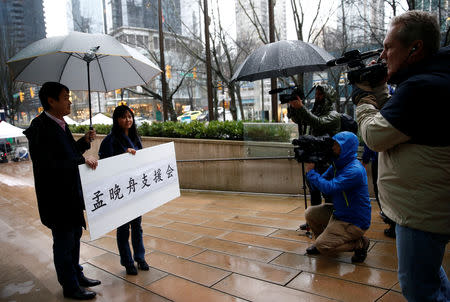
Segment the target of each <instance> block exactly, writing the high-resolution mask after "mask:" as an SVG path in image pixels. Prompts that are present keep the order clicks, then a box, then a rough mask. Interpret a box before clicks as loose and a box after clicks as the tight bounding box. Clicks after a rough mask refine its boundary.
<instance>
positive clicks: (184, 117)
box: [177, 111, 202, 121]
mask: <svg viewBox="0 0 450 302" xmlns="http://www.w3.org/2000/svg"><path fill="white" fill-rule="evenodd" d="M200 114H202V112H201V111H188V112H185V113H183V114H182V115H180V116H179V117H177V120H178V121H183V120H189V119H190V120H191V121H195V120H196V119H197V117H198V116H199V115H200Z"/></svg>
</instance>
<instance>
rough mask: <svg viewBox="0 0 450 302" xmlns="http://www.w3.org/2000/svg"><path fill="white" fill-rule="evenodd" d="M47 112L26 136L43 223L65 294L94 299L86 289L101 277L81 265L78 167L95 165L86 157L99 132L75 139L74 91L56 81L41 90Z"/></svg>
mask: <svg viewBox="0 0 450 302" xmlns="http://www.w3.org/2000/svg"><path fill="white" fill-rule="evenodd" d="M39 99H40V101H41V103H42V107H43V108H44V112H43V113H41V114H40V115H39V116H38V117H36V118H35V119H33V121H32V122H31V125H30V127H29V128H28V129H26V130H25V131H24V134H25V135H26V137H27V138H28V142H29V147H30V155H31V160H32V162H33V173H34V184H35V190H36V197H37V201H38V208H39V215H40V217H41V221H42V223H43V224H44V225H45V226H47V227H48V228H50V229H51V231H52V235H53V261H54V263H55V269H56V274H57V277H58V281H59V283H60V284H61V286H62V287H63V293H64V296H65V297H68V298H73V299H77V300H88V299H93V298H94V297H95V295H96V293H95V292H93V291H90V290H86V289H85V287H91V286H95V285H99V284H100V281H98V280H92V279H89V278H86V277H85V276H84V274H83V268H82V267H81V266H80V265H79V258H80V238H81V234H82V227H84V228H86V222H85V220H84V216H83V210H84V200H83V194H82V188H81V181H80V174H79V171H78V165H80V164H84V163H86V164H87V165H88V166H89V167H90V168H92V169H95V168H96V167H97V165H98V162H97V159H96V158H94V157H86V158H85V157H83V156H82V153H84V151H86V150H87V149H89V148H90V142H91V141H92V140H93V139H94V138H95V131H94V130H90V131H89V132H87V133H86V134H85V135H84V136H83V137H82V138H81V139H79V140H78V141H75V140H74V138H73V136H72V133H71V132H70V130H69V127H68V126H67V124H66V123H65V122H64V116H65V115H67V114H69V113H70V105H71V104H72V103H71V102H70V97H69V89H68V88H67V87H66V86H64V85H62V84H60V83H56V82H47V83H45V84H44V85H43V86H42V88H41V90H40V91H39Z"/></svg>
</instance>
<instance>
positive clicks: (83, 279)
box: [78, 276, 102, 287]
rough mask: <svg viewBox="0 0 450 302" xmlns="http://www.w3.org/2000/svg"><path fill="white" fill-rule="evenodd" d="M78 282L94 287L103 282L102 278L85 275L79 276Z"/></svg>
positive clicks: (81, 284)
mask: <svg viewBox="0 0 450 302" xmlns="http://www.w3.org/2000/svg"><path fill="white" fill-rule="evenodd" d="M78 283H79V284H80V286H83V287H92V286H96V285H99V284H101V283H102V282H100V280H94V279H89V278H86V277H85V276H82V277H78Z"/></svg>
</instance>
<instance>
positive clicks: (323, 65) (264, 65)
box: [231, 40, 334, 81]
mask: <svg viewBox="0 0 450 302" xmlns="http://www.w3.org/2000/svg"><path fill="white" fill-rule="evenodd" d="M333 59H334V57H333V56H332V55H330V54H329V53H328V52H326V51H325V50H324V49H322V48H320V47H318V46H316V45H314V44H311V43H307V42H303V41H298V40H283V41H278V42H274V43H270V44H266V45H263V46H261V47H259V48H258V49H256V50H255V51H254V52H253V53H251V54H250V55H249V56H248V57H247V59H245V61H244V62H243V63H242V64H241V65H240V66H239V68H238V69H237V71H236V72H235V73H234V75H233V78H232V79H231V80H232V81H255V80H261V79H266V78H275V77H287V76H291V75H295V74H299V73H302V72H312V71H321V70H325V69H327V68H329V67H328V66H327V62H328V61H330V60H333Z"/></svg>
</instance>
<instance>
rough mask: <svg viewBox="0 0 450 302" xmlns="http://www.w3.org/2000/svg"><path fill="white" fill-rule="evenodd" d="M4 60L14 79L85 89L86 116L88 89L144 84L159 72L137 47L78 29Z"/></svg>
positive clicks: (42, 41) (42, 40)
mask: <svg viewBox="0 0 450 302" xmlns="http://www.w3.org/2000/svg"><path fill="white" fill-rule="evenodd" d="M7 63H8V65H9V69H10V71H11V73H12V75H13V79H14V80H16V81H20V82H27V83H34V84H37V85H42V84H43V83H45V82H48V81H53V82H59V83H61V84H64V85H66V86H67V87H69V88H70V89H71V90H87V91H88V92H89V117H90V118H92V113H91V94H90V92H91V91H103V92H107V91H111V90H114V89H119V88H126V87H132V86H137V85H145V84H148V82H150V81H151V80H152V79H153V78H154V77H155V76H157V75H158V74H159V73H160V72H161V70H160V69H159V68H158V67H157V66H156V65H155V64H153V63H152V62H151V61H150V60H149V59H147V58H146V57H145V56H144V55H143V54H141V53H140V52H139V51H137V50H136V49H133V48H131V47H129V46H127V45H124V44H122V43H120V42H119V41H117V40H116V39H115V38H114V37H112V36H109V35H103V34H86V33H80V32H71V33H69V34H68V35H66V36H59V37H51V38H45V39H41V40H39V41H36V42H34V43H32V44H30V45H28V46H27V47H25V48H24V49H22V50H21V51H20V52H19V53H17V54H16V55H15V56H14V57H12V58H11V59H10V60H9V61H8V62H7ZM91 125H92V124H91Z"/></svg>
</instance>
